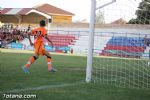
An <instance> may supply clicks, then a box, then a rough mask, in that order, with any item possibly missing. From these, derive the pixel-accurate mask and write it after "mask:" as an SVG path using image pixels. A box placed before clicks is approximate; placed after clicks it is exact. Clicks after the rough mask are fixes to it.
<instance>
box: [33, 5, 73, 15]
mask: <svg viewBox="0 0 150 100" xmlns="http://www.w3.org/2000/svg"><path fill="white" fill-rule="evenodd" d="M34 8H35V9H36V10H38V11H41V12H43V13H47V14H50V15H69V16H74V14H73V13H71V12H68V11H65V10H63V9H60V8H58V7H55V6H52V5H50V4H42V5H39V6H35V7H34Z"/></svg>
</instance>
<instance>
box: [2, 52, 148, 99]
mask: <svg viewBox="0 0 150 100" xmlns="http://www.w3.org/2000/svg"><path fill="white" fill-rule="evenodd" d="M30 56H32V53H4V52H0V100H5V99H4V98H3V94H4V93H8V94H9V93H12V94H36V96H37V97H36V98H34V99H33V100H150V90H138V89H128V88H118V87H114V86H111V85H105V84H101V83H99V82H97V83H85V82H84V80H85V69H86V57H84V56H71V55H70V56H68V55H67V56H66V55H58V54H57V55H56V54H52V57H53V66H54V67H55V68H56V69H58V71H57V72H56V73H49V72H48V71H47V64H46V58H45V57H40V58H39V59H38V60H37V61H36V62H35V63H34V64H33V65H31V68H30V74H29V75H26V74H24V73H23V71H22V69H21V66H22V65H24V64H25V63H26V62H27V60H28V58H29V57H30ZM30 100H32V99H30Z"/></svg>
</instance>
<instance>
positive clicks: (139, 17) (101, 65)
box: [92, 0, 150, 89]
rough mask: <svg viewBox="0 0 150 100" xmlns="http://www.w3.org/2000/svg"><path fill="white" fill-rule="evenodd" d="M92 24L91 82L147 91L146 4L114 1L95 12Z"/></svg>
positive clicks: (149, 12) (149, 24) (149, 16)
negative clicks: (93, 23) (93, 31)
mask: <svg viewBox="0 0 150 100" xmlns="http://www.w3.org/2000/svg"><path fill="white" fill-rule="evenodd" d="M103 1H104V0H100V1H99V3H97V4H98V5H99V6H102V5H103V4H105V3H107V2H106V1H108V2H110V1H111V0H106V1H105V2H103ZM101 4H102V5H101ZM99 13H101V14H99ZM99 15H100V16H99ZM97 18H99V20H100V21H99V20H98V19H97ZM96 21H97V22H95V23H96V24H95V34H94V46H93V55H94V57H93V62H92V65H93V70H92V79H93V80H94V81H95V82H100V83H104V84H110V85H115V86H118V87H125V88H136V89H150V63H149V62H150V1H149V0H123V1H122V0H116V2H114V3H112V4H109V5H107V6H104V7H102V8H100V9H98V10H97V11H96ZM97 27H100V28H97Z"/></svg>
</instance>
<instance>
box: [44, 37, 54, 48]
mask: <svg viewBox="0 0 150 100" xmlns="http://www.w3.org/2000/svg"><path fill="white" fill-rule="evenodd" d="M45 39H46V40H47V41H48V42H50V43H51V45H52V47H53V42H52V41H51V40H50V39H49V38H48V37H47V35H45Z"/></svg>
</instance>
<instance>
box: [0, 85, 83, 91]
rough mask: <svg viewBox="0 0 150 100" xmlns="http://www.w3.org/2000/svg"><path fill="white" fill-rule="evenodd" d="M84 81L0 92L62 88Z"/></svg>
mask: <svg viewBox="0 0 150 100" xmlns="http://www.w3.org/2000/svg"><path fill="white" fill-rule="evenodd" d="M84 83H85V82H76V83H66V84H58V85H44V86H39V87H31V88H26V89H13V90H8V91H0V93H18V92H25V91H33V90H44V89H52V88H62V87H69V86H76V85H80V84H84Z"/></svg>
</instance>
